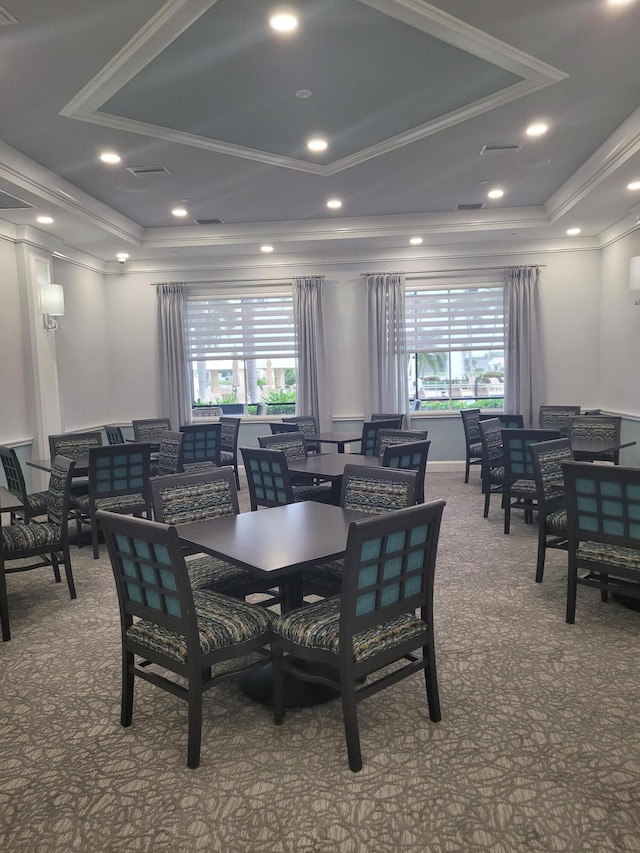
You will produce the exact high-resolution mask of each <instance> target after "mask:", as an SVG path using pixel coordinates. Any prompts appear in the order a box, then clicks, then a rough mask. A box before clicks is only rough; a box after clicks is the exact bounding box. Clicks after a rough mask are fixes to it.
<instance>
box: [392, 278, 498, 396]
mask: <svg viewBox="0 0 640 853" xmlns="http://www.w3.org/2000/svg"><path fill="white" fill-rule="evenodd" d="M498 275H499V273H498V272H497V271H496V272H495V273H492V272H489V273H488V274H487V273H481V275H480V277H478V274H477V273H476V274H474V277H473V280H472V281H470V278H469V274H463V273H451V275H449V276H447V278H443V277H442V276H438V278H437V279H428V280H427V279H424V280H423V279H420V280H412V281H409V282H408V283H407V292H406V329H407V352H408V357H407V382H408V388H409V398H410V400H411V401H412V408H414V409H417V408H418V407H419V408H420V410H427V411H428V410H431V411H434V410H439V409H442V410H447V409H462V408H475V407H480V408H485V409H492V408H500V409H501V408H502V406H503V404H504V305H503V286H502V281H501V280H500V281H498V280H497V276H498Z"/></svg>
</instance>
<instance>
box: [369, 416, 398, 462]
mask: <svg viewBox="0 0 640 853" xmlns="http://www.w3.org/2000/svg"><path fill="white" fill-rule="evenodd" d="M381 429H399V426H398V419H397V418H394V419H389V420H377V421H365V422H364V423H363V425H362V435H361V438H360V453H361V454H362V455H363V456H377V455H378V454H377V443H378V433H379V432H380V430H381Z"/></svg>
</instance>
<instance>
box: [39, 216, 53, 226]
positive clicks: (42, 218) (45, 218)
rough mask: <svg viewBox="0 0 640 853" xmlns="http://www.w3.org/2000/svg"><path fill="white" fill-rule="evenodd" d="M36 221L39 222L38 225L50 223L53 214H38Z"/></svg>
mask: <svg viewBox="0 0 640 853" xmlns="http://www.w3.org/2000/svg"><path fill="white" fill-rule="evenodd" d="M36 222H39V223H40V225H51V223H52V222H53V216H38V218H37V219H36Z"/></svg>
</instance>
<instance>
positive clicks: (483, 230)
mask: <svg viewBox="0 0 640 853" xmlns="http://www.w3.org/2000/svg"><path fill="white" fill-rule="evenodd" d="M0 4H1V5H0V57H1V60H0V75H1V78H0V79H1V80H2V86H0V115H1V116H2V119H1V121H0V137H1V142H0V208H2V209H0V230H2V231H3V232H4V233H8V234H11V233H14V234H15V236H16V237H17V238H18V239H19V238H21V237H24V238H29V235H33V231H32V229H33V228H34V227H35V228H38V229H39V230H40V232H42V233H46V234H47V235H48V236H47V237H46V238H42V239H46V240H48V245H51V247H52V248H53V249H56V250H57V251H58V252H59V253H61V254H68V255H71V254H72V253H73V252H82V253H86V254H88V255H90V256H93V257H94V258H96V259H99V260H101V261H108V262H112V261H113V258H114V256H115V253H116V252H118V251H126V252H128V253H129V255H130V257H131V259H132V261H136V260H137V261H144V260H149V259H161V258H166V259H173V260H175V261H176V262H179V261H180V259H183V258H187V257H188V258H191V259H193V258H198V257H201V258H203V259H204V258H225V257H229V256H231V255H257V254H259V247H260V245H261V244H263V243H266V242H268V243H271V244H272V245H273V246H274V256H277V255H278V254H279V253H280V254H287V255H291V254H296V255H301V254H304V253H310V254H312V253H314V252H315V253H317V252H318V251H319V250H321V251H323V252H324V251H327V252H329V251H330V252H331V253H332V254H335V255H339V254H341V253H342V254H344V253H347V252H349V251H355V252H361V251H368V250H370V249H373V248H375V249H383V250H389V251H392V250H394V249H398V248H403V249H404V248H405V247H407V245H408V240H409V238H410V237H411V236H421V237H423V238H424V243H423V246H422V247H421V248H420V249H419V250H416V251H420V252H423V251H424V250H425V248H429V247H436V246H438V247H439V246H446V245H451V244H456V243H464V244H469V243H480V242H483V241H485V242H486V241H491V242H494V243H495V242H498V241H502V242H508V241H510V240H511V241H513V240H514V238H517V239H518V242H519V243H520V242H521V241H522V240H532V241H534V240H549V239H557V240H559V241H567V240H569V239H571V240H572V242H573V243H574V244H575V243H577V244H580V243H582V244H585V243H586V244H589V245H603V244H604V243H606V242H607V241H608V240H610V239H614V238H615V237H617V236H619V235H620V234H624V233H627V232H628V231H629V230H631V229H633V228H635V227H636V226H637V224H638V218H637V215H636V214H637V213H640V192H636V193H632V192H630V191H629V190H627V189H626V185H627V184H628V183H629V182H630V181H632V180H640V153H639V150H640V106H639V105H640V62H639V61H638V57H637V43H638V35H639V34H640V2H636V3H631V4H629V5H626V6H612V5H610V3H609V2H608V0H482V2H479V0H439V2H437V3H435V4H430V3H425V2H422V0H289V2H288V4H287V5H288V6H290V7H292V8H294V9H296V11H297V12H298V14H299V17H300V26H299V28H298V31H297V32H296V33H295V34H292V35H289V36H287V37H278V36H275V35H274V34H273V33H272V32H271V31H270V30H269V27H268V25H267V23H266V19H267V16H268V13H269V12H270V10H271V9H272V8H274V7H276V6H277V5H278V0H274V2H273V3H271V2H268V0H169V2H162V0H135V2H131V0H100V2H88V3H87V2H85V0H46V2H44V0H43V1H42V2H34V0H0ZM300 89H308V90H310V91H311V92H312V95H311V97H308V98H306V99H300V98H297V97H296V96H295V92H296V91H297V90H300ZM539 119H544V120H545V121H546V122H547V123H548V124H549V131H548V133H547V134H546V135H545V136H544V137H542V138H539V139H530V138H528V137H527V136H526V134H525V129H526V127H527V126H528V124H529V123H530V122H532V121H534V120H539ZM313 133H322V134H325V135H326V136H327V138H328V140H329V149H328V150H327V152H326V153H325V154H321V155H311V154H309V152H308V151H307V150H306V147H305V141H306V138H307V137H308V136H309V135H312V134H313ZM495 144H498V145H502V144H509V145H516V146H518V147H516V149H515V150H510V151H507V152H505V151H503V152H499V153H486V154H481V151H482V149H483V146H485V145H495ZM519 146H521V147H519ZM105 149H115V150H117V151H118V152H119V153H120V155H121V156H122V162H121V163H120V164H118V165H116V166H105V165H104V164H103V163H101V162H100V161H99V160H98V155H99V154H100V152H101V151H103V150H105ZM153 167H163V171H161V172H157V173H154V174H148V175H146V176H139V177H136V176H134V175H133V174H132V173H131V172H130V171H129V169H135V168H145V169H148V168H153ZM493 186H500V187H502V188H503V189H504V191H505V194H504V197H503V198H502V199H500V200H497V201H491V200H488V199H487V196H486V193H487V190H488V189H489V188H491V187H493ZM2 193H7V194H9V195H10V196H13V197H14V198H16V199H18V200H19V201H18V202H16V203H15V204H16V207H15V208H14V207H13V206H12V202H11V200H10V199H7V198H6V196H2ZM330 197H339V198H340V199H342V201H343V207H342V209H341V210H339V211H335V212H332V211H329V210H328V209H327V208H326V201H327V199H328V198H330ZM180 199H188V202H187V203H186V206H187V208H188V210H189V216H188V217H186V218H185V219H183V220H179V221H178V220H176V219H175V217H173V216H172V214H171V208H172V207H174V206H175V204H176V203H177V202H178V201H179V200H180ZM25 205H27V206H26V207H25ZM458 205H483V207H482V209H477V210H456V207H457V206H458ZM634 208H635V209H634ZM40 213H48V214H50V215H51V216H52V217H53V218H54V223H53V224H51V225H49V226H41V225H36V223H35V217H36V215H38V214H40ZM212 219H220V220H222V224H196V222H195V220H212ZM571 226H578V227H580V228H581V229H582V230H581V235H580V237H579V238H567V237H566V230H567V228H569V227H571ZM38 238H39V239H40V238H41V235H38Z"/></svg>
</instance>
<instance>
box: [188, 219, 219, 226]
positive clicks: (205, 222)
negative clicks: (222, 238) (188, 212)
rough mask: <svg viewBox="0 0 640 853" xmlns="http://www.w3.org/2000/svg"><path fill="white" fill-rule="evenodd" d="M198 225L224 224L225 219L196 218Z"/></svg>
mask: <svg viewBox="0 0 640 853" xmlns="http://www.w3.org/2000/svg"><path fill="white" fill-rule="evenodd" d="M193 221H194V222H195V223H196V225H223V224H224V219H194V220H193Z"/></svg>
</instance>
